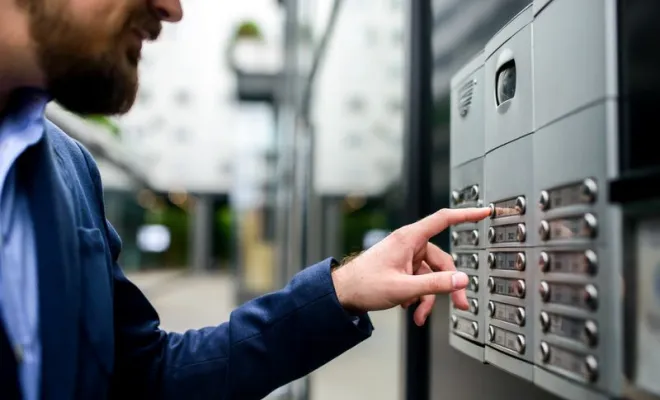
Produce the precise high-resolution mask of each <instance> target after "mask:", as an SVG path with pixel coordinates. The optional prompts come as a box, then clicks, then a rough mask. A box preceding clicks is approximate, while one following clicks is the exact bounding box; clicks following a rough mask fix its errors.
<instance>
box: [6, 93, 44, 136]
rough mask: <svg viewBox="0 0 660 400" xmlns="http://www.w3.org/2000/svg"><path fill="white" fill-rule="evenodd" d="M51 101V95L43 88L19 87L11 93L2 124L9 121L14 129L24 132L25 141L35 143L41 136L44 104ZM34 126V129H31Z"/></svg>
mask: <svg viewBox="0 0 660 400" xmlns="http://www.w3.org/2000/svg"><path fill="white" fill-rule="evenodd" d="M50 101H51V96H50V95H49V94H48V93H47V92H46V91H44V90H40V89H34V88H21V89H17V90H16V91H14V93H12V95H11V98H10V99H9V103H8V105H7V112H6V113H5V118H4V119H5V121H2V125H5V124H6V123H9V124H10V125H11V126H13V127H14V129H18V130H21V131H25V130H27V131H30V132H29V133H28V132H25V134H26V135H27V137H25V139H27V141H29V142H30V143H31V144H33V143H36V142H37V141H39V140H40V139H41V137H42V136H43V129H40V128H43V126H44V123H45V112H46V105H48V103H49V102H50ZM32 128H36V129H32Z"/></svg>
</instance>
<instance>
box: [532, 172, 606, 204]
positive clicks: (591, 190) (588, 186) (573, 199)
mask: <svg viewBox="0 0 660 400" xmlns="http://www.w3.org/2000/svg"><path fill="white" fill-rule="evenodd" d="M597 192H598V187H597V185H596V181H595V180H593V179H591V178H587V179H585V180H584V181H582V182H579V183H572V184H569V185H565V186H561V187H557V188H554V189H549V190H543V191H542V192H541V197H540V199H539V205H540V207H541V209H542V210H544V211H547V210H550V209H557V208H562V207H570V206H574V205H580V204H591V203H593V202H595V201H596V194H597Z"/></svg>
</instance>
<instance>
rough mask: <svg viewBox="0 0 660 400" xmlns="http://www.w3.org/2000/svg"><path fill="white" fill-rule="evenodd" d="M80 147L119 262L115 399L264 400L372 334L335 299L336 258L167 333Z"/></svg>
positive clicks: (115, 294)
mask: <svg viewBox="0 0 660 400" xmlns="http://www.w3.org/2000/svg"><path fill="white" fill-rule="evenodd" d="M80 148H81V151H82V153H83V155H84V158H85V162H86V163H87V168H88V170H89V173H90V177H91V180H92V184H93V187H94V190H95V196H96V198H97V202H98V204H97V205H98V212H99V214H100V215H102V216H103V217H102V218H103V219H102V221H104V224H103V225H104V226H102V229H104V230H105V234H106V238H107V241H108V247H109V249H110V253H111V258H112V264H113V265H112V269H113V271H112V275H113V314H114V333H115V335H114V336H115V363H114V366H115V367H114V371H113V374H112V377H111V394H110V395H111V397H112V398H118V399H124V398H138V399H184V398H190V399H224V400H234V399H237V400H251V399H261V398H263V397H265V396H266V395H268V394H269V393H270V392H271V391H273V390H275V389H277V388H278V387H280V386H283V385H285V384H286V383H288V382H291V381H294V380H296V379H298V378H300V377H303V376H305V375H307V374H308V373H310V372H312V371H314V370H315V369H317V368H319V367H320V366H322V365H324V364H325V363H327V362H328V361H330V360H332V359H333V358H335V357H337V356H339V355H340V354H342V353H344V352H345V351H347V350H349V349H350V348H352V347H354V346H356V345H357V344H359V343H360V342H362V341H363V340H365V339H367V338H368V337H370V336H371V333H372V331H373V326H372V324H371V321H370V319H369V316H368V315H366V314H365V315H361V316H352V315H349V314H348V313H347V312H346V311H345V310H344V309H343V308H342V307H341V305H340V304H339V301H338V299H337V295H336V292H335V289H334V285H333V282H332V278H331V275H330V274H331V272H330V267H331V263H332V262H333V260H332V259H327V260H325V261H322V262H320V263H318V264H316V265H313V266H311V267H308V268H306V269H305V270H303V271H301V272H300V273H298V274H297V275H296V276H295V277H294V278H293V279H292V280H291V282H290V283H289V284H288V285H287V286H286V287H285V288H284V289H282V290H280V291H277V292H274V293H270V294H267V295H265V296H262V297H259V298H257V299H254V300H252V301H250V302H248V303H246V304H244V305H242V306H240V307H238V308H236V309H235V310H234V311H233V312H232V313H231V315H230V318H229V321H228V322H225V323H223V324H221V325H218V326H211V327H207V328H203V329H199V330H189V331H187V332H185V333H173V332H165V331H163V330H162V329H160V327H159V325H160V321H159V317H158V313H157V312H156V310H155V309H154V308H153V306H152V305H151V304H150V303H149V301H148V300H147V298H146V297H145V296H144V294H143V293H142V292H141V291H140V290H139V289H138V288H137V287H136V286H135V285H134V284H133V283H131V282H130V281H129V280H128V279H127V278H126V276H125V275H124V274H123V272H122V270H121V268H120V267H119V265H118V264H117V259H118V257H119V253H120V252H121V239H120V238H119V235H118V234H117V232H116V231H115V229H114V228H113V227H112V225H111V224H110V223H109V222H108V221H107V220H105V212H104V204H103V189H102V184H101V176H100V174H99V171H98V167H97V166H96V163H95V162H94V160H93V158H92V156H91V155H90V154H89V152H88V151H87V150H86V149H85V148H84V147H82V146H80ZM200 306H203V307H213V305H200Z"/></svg>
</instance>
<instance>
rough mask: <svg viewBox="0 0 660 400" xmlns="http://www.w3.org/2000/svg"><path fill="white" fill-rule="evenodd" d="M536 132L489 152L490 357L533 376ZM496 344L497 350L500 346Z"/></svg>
mask: <svg viewBox="0 0 660 400" xmlns="http://www.w3.org/2000/svg"><path fill="white" fill-rule="evenodd" d="M531 164H532V137H531V136H529V135H528V136H525V137H521V138H519V139H517V140H515V141H513V142H511V143H508V144H506V145H504V146H502V147H499V148H497V149H495V150H493V151H491V152H489V153H488V154H486V157H485V161H484V186H485V192H484V200H485V201H486V202H487V203H488V204H489V207H490V209H491V216H490V218H489V219H487V220H486V240H487V243H486V252H487V255H486V264H487V267H488V269H487V280H486V289H487V292H486V301H487V307H488V314H487V315H486V325H487V329H488V331H487V335H486V345H487V346H488V347H490V349H488V350H487V351H486V361H487V362H489V363H491V364H494V365H496V366H498V367H500V368H503V369H506V370H508V371H509V372H512V373H514V374H516V375H519V376H521V377H523V378H528V379H530V380H531V375H532V370H533V366H532V364H531V362H532V361H533V359H534V357H533V354H534V349H533V334H534V329H533V328H534V324H533V321H530V316H533V315H534V309H533V306H534V302H533V298H534V297H533V294H532V293H531V292H530V287H531V286H532V285H533V282H534V280H533V279H532V274H533V273H534V269H533V268H528V265H527V264H528V259H529V257H530V250H531V247H532V246H533V244H534V234H533V233H532V232H530V231H529V220H530V217H529V214H530V213H528V206H527V201H528V199H529V198H530V196H531V194H532V189H533V187H532V178H533V175H532V169H531V168H521V166H523V165H531ZM493 350H496V351H497V352H494V351H493Z"/></svg>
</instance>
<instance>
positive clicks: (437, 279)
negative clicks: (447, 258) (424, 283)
mask: <svg viewBox="0 0 660 400" xmlns="http://www.w3.org/2000/svg"><path fill="white" fill-rule="evenodd" d="M450 279H451V278H450V277H449V276H448V275H447V274H443V273H437V274H434V275H433V279H430V280H429V284H430V286H431V287H430V288H429V289H431V292H435V293H445V292H448V291H450V290H451V282H450Z"/></svg>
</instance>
